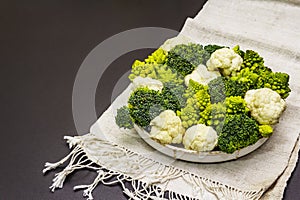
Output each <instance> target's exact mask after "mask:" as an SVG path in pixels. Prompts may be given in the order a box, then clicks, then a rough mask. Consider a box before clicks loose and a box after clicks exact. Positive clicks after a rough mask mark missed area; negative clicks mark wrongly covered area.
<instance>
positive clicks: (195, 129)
mask: <svg viewBox="0 0 300 200" xmlns="http://www.w3.org/2000/svg"><path fill="white" fill-rule="evenodd" d="M217 143H218V135H217V133H216V131H215V130H214V129H213V128H212V127H210V126H205V125H204V124H198V125H194V126H192V127H190V128H188V129H187V130H186V132H185V134H184V137H183V145H184V147H185V148H186V149H190V150H195V151H199V152H201V151H212V150H213V149H214V148H215V146H216V145H217Z"/></svg>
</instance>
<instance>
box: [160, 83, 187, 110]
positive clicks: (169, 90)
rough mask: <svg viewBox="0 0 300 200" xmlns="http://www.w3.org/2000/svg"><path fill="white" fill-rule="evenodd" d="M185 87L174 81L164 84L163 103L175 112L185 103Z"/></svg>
mask: <svg viewBox="0 0 300 200" xmlns="http://www.w3.org/2000/svg"><path fill="white" fill-rule="evenodd" d="M184 91H185V87H184V86H183V85H177V84H174V83H172V82H171V83H166V84H164V88H163V89H162V101H163V102H162V105H163V107H164V108H165V109H167V110H173V111H174V112H175V113H176V111H177V110H180V109H181V108H182V107H183V106H184V105H185V100H184V98H183V94H184Z"/></svg>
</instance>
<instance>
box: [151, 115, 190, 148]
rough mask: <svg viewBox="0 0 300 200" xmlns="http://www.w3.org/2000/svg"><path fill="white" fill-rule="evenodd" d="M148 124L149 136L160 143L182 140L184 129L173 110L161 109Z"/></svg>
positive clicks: (177, 142)
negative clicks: (149, 126)
mask: <svg viewBox="0 0 300 200" xmlns="http://www.w3.org/2000/svg"><path fill="white" fill-rule="evenodd" d="M150 125H151V131H150V137H151V138H152V139H154V140H156V141H158V142H160V143H161V144H171V143H174V144H179V143H181V142H182V137H183V134H184V132H185V129H184V128H183V127H182V125H181V120H180V118H179V117H178V116H176V114H175V112H174V111H172V110H165V111H163V112H162V113H160V114H159V115H158V116H157V117H155V118H154V119H153V120H152V121H151V122H150Z"/></svg>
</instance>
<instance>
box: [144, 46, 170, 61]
mask: <svg viewBox="0 0 300 200" xmlns="http://www.w3.org/2000/svg"><path fill="white" fill-rule="evenodd" d="M166 58H167V52H166V51H164V50H163V49H161V48H159V49H157V50H155V51H154V52H153V53H152V54H151V55H150V56H148V58H146V59H145V62H146V63H152V64H164V63H165V61H166Z"/></svg>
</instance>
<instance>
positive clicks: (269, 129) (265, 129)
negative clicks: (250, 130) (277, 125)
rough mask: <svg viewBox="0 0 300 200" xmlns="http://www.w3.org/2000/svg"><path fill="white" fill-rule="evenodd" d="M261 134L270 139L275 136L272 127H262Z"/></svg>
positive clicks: (260, 128) (260, 127)
mask: <svg viewBox="0 0 300 200" xmlns="http://www.w3.org/2000/svg"><path fill="white" fill-rule="evenodd" d="M259 133H260V134H261V136H263V137H270V136H271V135H272V134H273V128H272V126H270V125H260V126H259Z"/></svg>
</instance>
